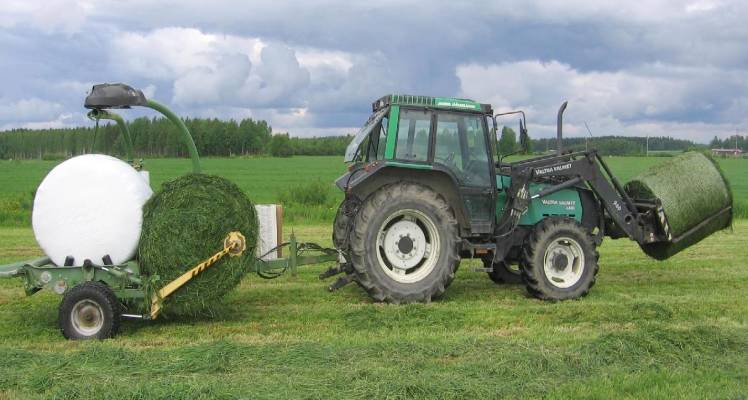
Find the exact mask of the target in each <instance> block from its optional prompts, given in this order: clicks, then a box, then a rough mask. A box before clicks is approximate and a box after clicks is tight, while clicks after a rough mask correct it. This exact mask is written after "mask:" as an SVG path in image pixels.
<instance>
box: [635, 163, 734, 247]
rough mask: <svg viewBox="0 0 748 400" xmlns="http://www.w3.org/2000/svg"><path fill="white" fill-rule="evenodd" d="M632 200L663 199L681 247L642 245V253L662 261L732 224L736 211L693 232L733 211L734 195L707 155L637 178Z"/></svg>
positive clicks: (650, 170) (669, 244)
mask: <svg viewBox="0 0 748 400" xmlns="http://www.w3.org/2000/svg"><path fill="white" fill-rule="evenodd" d="M625 190H626V192H627V193H628V194H629V196H631V197H633V198H639V199H654V198H659V199H660V200H661V201H662V207H663V209H664V210H665V216H666V217H667V220H668V223H669V225H670V229H671V233H672V235H673V238H677V237H679V236H683V235H684V234H686V233H688V234H687V235H685V236H683V237H682V239H680V240H679V241H678V242H677V243H670V242H661V243H651V244H645V245H642V250H644V252H645V253H646V254H647V255H649V256H650V257H653V258H655V259H658V260H664V259H666V258H669V257H671V256H673V255H675V254H676V253H678V252H680V251H681V250H683V249H685V248H687V247H690V246H692V245H694V244H696V243H698V242H699V241H701V240H702V239H704V238H706V237H707V236H709V235H711V234H712V233H714V232H716V231H719V230H722V229H725V228H727V227H729V226H730V225H731V224H732V214H733V212H732V209H730V210H729V211H727V212H725V213H723V214H721V215H720V216H719V217H718V218H715V219H713V220H712V221H711V222H710V223H708V224H705V225H703V226H701V227H699V228H698V229H695V230H694V231H692V232H689V231H691V230H692V229H694V228H695V227H697V226H698V225H699V224H700V223H702V222H703V221H705V220H706V219H708V218H709V217H711V216H714V215H715V214H717V213H719V212H720V211H722V210H724V209H725V208H727V207H732V191H731V190H730V186H729V184H728V182H727V179H726V178H725V177H724V175H723V174H722V171H721V170H720V169H719V166H718V165H717V163H716V162H715V161H714V160H712V159H711V158H709V157H707V156H706V155H704V154H702V153H698V152H688V153H685V154H683V155H680V156H678V157H675V158H673V159H671V160H668V161H666V162H664V163H662V164H658V165H656V166H654V167H652V168H650V169H648V170H647V171H645V172H644V173H642V174H640V175H638V176H636V177H635V178H634V179H632V180H631V181H629V182H628V183H627V184H626V186H625Z"/></svg>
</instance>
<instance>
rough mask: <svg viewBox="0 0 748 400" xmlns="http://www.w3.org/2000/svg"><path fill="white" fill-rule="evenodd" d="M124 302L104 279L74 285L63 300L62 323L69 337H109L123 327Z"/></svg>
mask: <svg viewBox="0 0 748 400" xmlns="http://www.w3.org/2000/svg"><path fill="white" fill-rule="evenodd" d="M121 313H122V305H121V304H120V302H119V301H118V300H117V297H116V296H115V295H114V292H112V290H111V289H110V288H109V287H108V286H107V285H105V284H103V283H101V282H84V283H81V284H79V285H77V286H75V287H73V288H72V289H70V290H69V291H68V292H67V293H66V294H65V297H63V299H62V302H61V303H60V310H59V316H58V323H59V325H60V330H61V331H62V335H63V336H65V338H66V339H71V340H86V339H108V338H111V337H113V336H114V335H116V334H117V331H118V330H119V323H120V317H121Z"/></svg>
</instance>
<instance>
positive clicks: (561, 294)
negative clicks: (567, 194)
mask: <svg viewBox="0 0 748 400" xmlns="http://www.w3.org/2000/svg"><path fill="white" fill-rule="evenodd" d="M597 259H598V253H597V249H596V247H595V241H594V239H593V238H592V235H591V234H590V232H589V231H588V230H587V229H585V228H584V227H583V226H582V225H580V224H579V223H578V222H576V221H575V220H573V219H568V218H548V219H546V220H544V221H542V222H540V223H538V225H537V226H536V227H535V230H534V231H533V232H532V233H531V234H530V238H529V240H528V242H527V243H526V245H525V247H524V260H523V265H522V268H521V270H522V278H523V280H524V281H525V286H526V287H527V291H528V292H530V294H531V295H533V296H535V297H537V298H539V299H542V300H568V299H577V298H580V297H583V296H586V295H587V293H588V292H589V290H590V288H591V287H592V285H594V284H595V278H596V276H597V270H598V265H597Z"/></svg>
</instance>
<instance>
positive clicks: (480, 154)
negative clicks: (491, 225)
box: [434, 112, 491, 186]
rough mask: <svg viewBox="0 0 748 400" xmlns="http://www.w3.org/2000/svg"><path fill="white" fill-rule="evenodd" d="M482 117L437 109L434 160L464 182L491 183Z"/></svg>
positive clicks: (473, 183)
mask: <svg viewBox="0 0 748 400" xmlns="http://www.w3.org/2000/svg"><path fill="white" fill-rule="evenodd" d="M484 132H485V125H484V120H483V117H482V116H480V115H473V114H457V113H449V112H440V113H439V114H437V118H436V148H435V149H434V162H436V163H440V164H443V165H444V166H446V167H447V168H449V169H451V170H452V172H454V174H455V175H456V176H457V178H458V179H459V180H460V181H461V182H462V183H464V184H468V185H476V186H487V185H490V179H491V176H490V170H491V169H490V168H491V167H490V164H489V159H488V149H487V148H486V136H485V133H484Z"/></svg>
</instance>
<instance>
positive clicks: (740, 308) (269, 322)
mask: <svg viewBox="0 0 748 400" xmlns="http://www.w3.org/2000/svg"><path fill="white" fill-rule="evenodd" d="M609 161H610V164H611V168H613V170H614V171H615V172H616V173H617V174H618V175H619V176H620V178H621V179H622V180H624V181H625V179H627V178H628V177H630V176H632V175H634V174H635V173H637V172H638V171H641V170H642V169H644V168H646V167H647V166H648V165H651V164H653V163H656V162H660V161H664V159H662V158H655V157H653V158H649V159H645V158H611V159H609ZM204 163H205V166H206V170H207V172H210V173H220V174H221V175H224V176H227V177H229V178H230V179H232V180H234V181H235V182H237V183H238V184H239V185H240V186H241V187H242V188H243V189H244V190H245V191H246V192H247V193H248V194H250V196H251V197H252V198H253V199H254V200H255V201H256V202H259V203H263V202H273V201H277V199H278V198H279V193H280V192H281V191H283V190H285V189H286V188H287V187H288V186H294V185H295V186H298V185H300V184H303V183H305V182H309V181H313V180H316V179H319V180H320V181H321V182H324V183H330V182H332V180H333V179H334V178H335V177H336V176H337V175H339V174H340V173H342V171H343V170H344V165H343V164H342V163H341V162H340V158H338V157H319V158H311V157H294V158H291V159H287V160H283V159H206V160H205V161H204ZM721 163H722V165H723V167H724V169H725V171H726V174H727V175H728V177H729V179H730V180H731V183H732V186H733V190H734V191H735V198H736V201H739V202H741V203H740V204H743V205H745V203H744V202H745V201H746V198H747V197H748V196H747V195H748V174H745V173H744V172H743V171H742V170H743V169H744V168H745V166H746V165H748V164H746V161H745V160H721ZM53 165H54V163H47V162H8V161H2V162H0V185H2V187H3V188H4V189H5V191H4V192H3V193H2V194H1V195H0V196H2V197H0V198H1V199H5V200H6V201H9V199H10V200H12V199H14V198H16V197H17V196H23V195H24V194H25V193H29V192H30V191H31V190H33V188H34V187H35V186H36V185H37V184H38V182H39V181H40V180H41V178H42V177H43V176H44V174H45V173H46V171H48V170H49V169H50V168H51V167H52V166H53ZM188 168H189V162H188V161H187V160H152V161H149V162H148V169H149V170H151V174H152V182H153V183H154V184H155V185H159V184H160V182H163V181H164V180H165V179H168V178H169V177H172V176H176V175H178V174H181V173H184V172H186V171H187V170H188ZM335 190H336V189H334V188H333V187H332V186H330V187H329V195H330V197H331V199H330V201H329V202H330V203H332V204H334V202H335V201H336V200H337V197H334V196H339V195H338V194H337V193H336V191H335ZM290 208H291V211H290V212H291V213H296V214H295V215H294V218H295V219H296V221H295V222H294V223H289V224H287V225H286V231H287V233H289V232H290V230H291V228H292V227H293V229H294V230H295V232H296V234H297V236H299V237H300V238H302V239H304V240H310V241H317V242H320V243H321V244H323V245H330V224H331V221H327V220H322V218H323V216H324V212H326V211H324V210H323V212H322V213H317V214H313V215H311V217H312V218H308V219H307V218H304V217H303V216H304V214H303V212H304V211H303V210H302V207H298V208H297V209H294V206H291V207H290ZM744 210H745V208H744ZM317 219H318V220H317ZM315 221H316V222H315ZM302 222H304V223H303V224H302ZM746 238H748V221H746V220H737V221H736V223H735V226H734V231H733V232H720V233H717V234H715V235H713V236H712V237H710V238H709V239H707V240H705V241H703V242H702V243H700V244H698V245H697V246H694V247H692V248H690V249H688V250H686V251H684V252H682V253H680V254H678V255H677V256H675V257H673V258H672V259H670V260H668V261H665V262H657V261H654V260H651V259H649V258H647V257H646V256H645V255H644V254H643V253H642V252H641V251H639V249H638V247H637V246H636V245H635V244H634V243H633V242H630V241H628V240H617V241H613V240H606V242H605V243H604V244H603V246H602V247H601V249H600V266H601V268H600V274H599V276H598V281H597V284H596V286H595V287H594V288H593V289H592V291H591V293H590V295H589V296H588V297H586V298H584V299H582V300H578V301H569V302H562V303H546V302H541V301H538V300H536V299H533V298H530V297H528V296H527V294H526V292H525V290H524V288H523V287H522V286H519V285H509V286H498V285H496V284H494V283H492V282H491V281H490V280H489V279H488V278H487V277H486V275H485V273H478V272H472V271H471V268H472V267H474V266H477V264H476V263H475V262H473V261H469V262H468V261H465V262H464V263H463V265H462V267H461V269H460V271H459V273H458V276H457V278H456V280H455V282H454V283H453V284H452V286H450V288H449V290H448V291H447V294H446V296H445V298H444V299H442V300H440V301H438V302H433V303H431V304H415V305H404V306H396V305H385V304H376V303H372V302H371V300H370V299H369V298H368V297H367V296H366V295H365V293H364V292H363V291H362V290H360V289H358V288H357V287H355V286H354V285H349V286H347V287H345V288H344V289H342V290H341V291H338V292H336V293H328V292H327V291H326V285H327V284H329V282H322V281H319V280H318V279H317V275H318V274H319V273H320V272H321V271H323V270H324V269H325V268H326V267H327V266H313V267H304V268H302V269H301V270H300V273H299V275H298V276H295V277H292V276H283V277H281V278H279V279H276V280H263V279H260V278H259V277H257V276H254V275H252V276H247V277H246V278H245V279H244V281H243V282H242V284H241V285H240V287H239V288H238V289H237V290H235V291H234V292H232V293H231V294H229V296H228V297H227V299H226V302H225V305H224V307H223V309H221V310H220V311H219V313H218V316H216V317H215V318H213V319H201V320H186V319H185V320H178V319H176V320H175V319H172V320H161V321H154V322H142V321H127V322H126V323H124V324H123V327H122V329H121V332H120V335H119V336H117V337H116V338H115V339H112V340H107V341H103V342H82V343H81V342H68V341H66V340H65V339H63V338H62V336H61V335H60V333H59V331H58V329H57V327H56V319H57V305H58V302H59V297H58V296H56V295H53V294H51V293H47V292H41V293H39V294H36V295H34V296H33V297H30V298H27V297H25V296H24V294H23V289H22V286H21V283H20V281H19V280H0V399H4V398H23V399H25V398H66V399H67V398H85V399H90V398H106V399H151V398H163V399H179V398H205V399H214V398H219V399H221V398H227V399H229V398H246V399H255V398H274V399H287V398H307V399H328V398H344V399H351V398H361V399H364V398H366V399H369V398H372V399H380V398H382V399H410V398H445V399H447V398H449V399H462V398H470V399H483V398H558V399H567V398H598V399H600V398H602V399H607V398H630V399H639V398H655V399H671V398H690V399H705V398H718V399H746V398H748V300H746V294H748V291H747V289H746V288H747V287H748V269H746V264H745V263H746V260H748V247H747V246H745V241H746ZM40 254H41V252H40V250H39V249H38V248H37V246H36V243H35V241H34V237H33V233H32V232H31V230H30V229H29V228H28V227H25V226H23V227H3V228H0V264H2V263H6V262H11V261H17V260H19V259H25V258H31V257H34V256H38V255H40Z"/></svg>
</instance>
